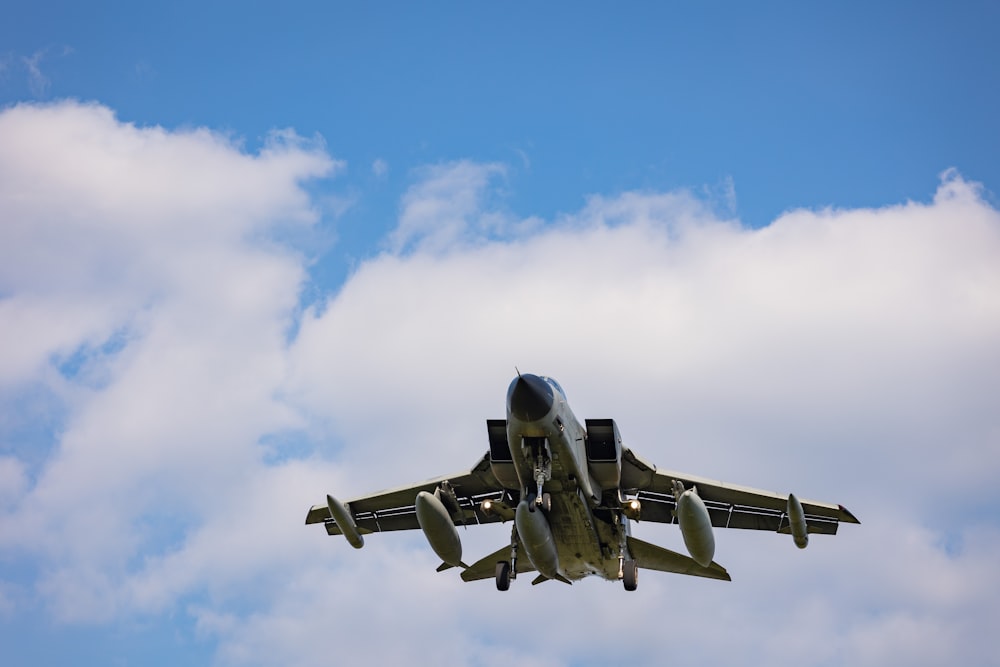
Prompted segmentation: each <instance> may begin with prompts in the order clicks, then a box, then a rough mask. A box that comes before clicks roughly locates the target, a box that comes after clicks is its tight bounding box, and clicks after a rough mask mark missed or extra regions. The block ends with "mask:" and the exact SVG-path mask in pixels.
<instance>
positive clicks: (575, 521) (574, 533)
mask: <svg viewBox="0 0 1000 667" xmlns="http://www.w3.org/2000/svg"><path fill="white" fill-rule="evenodd" d="M548 519H549V526H550V527H551V529H552V536H553V539H554V541H555V544H556V552H557V553H558V555H559V569H560V570H561V571H562V573H563V575H564V576H565V577H566V578H567V579H570V580H577V579H582V578H584V577H586V576H589V575H593V574H596V575H598V576H602V577H605V578H609V579H616V578H617V577H618V559H617V557H613V558H610V559H606V558H605V554H604V552H602V549H601V544H602V543H604V544H608V543H609V540H610V543H611V544H614V543H615V542H616V541H617V540H616V539H615V538H614V537H613V536H612V535H611V534H610V533H611V532H612V531H611V526H604V525H603V523H602V522H600V521H595V520H594V516H593V514H592V513H591V511H590V508H589V506H588V505H587V503H586V502H585V501H584V500H583V499H582V498H581V497H580V495H579V493H577V492H568V493H560V494H557V495H553V497H552V511H551V512H550V513H549V517H548ZM603 533H608V535H604V534H603Z"/></svg>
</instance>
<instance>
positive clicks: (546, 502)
mask: <svg viewBox="0 0 1000 667" xmlns="http://www.w3.org/2000/svg"><path fill="white" fill-rule="evenodd" d="M541 507H542V511H543V512H545V514H548V513H549V512H551V511H552V496H550V495H549V494H548V493H543V494H542V505H541Z"/></svg>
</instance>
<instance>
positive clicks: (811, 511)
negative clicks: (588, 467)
mask: <svg viewBox="0 0 1000 667" xmlns="http://www.w3.org/2000/svg"><path fill="white" fill-rule="evenodd" d="M622 459H623V461H622V464H623V465H622V476H623V479H626V480H628V484H631V485H633V486H632V487H631V488H629V489H627V490H629V491H631V492H634V493H636V495H637V497H638V499H639V501H640V502H641V503H642V514H641V516H640V519H641V520H642V521H657V522H660V523H676V522H677V519H676V518H675V517H674V515H673V511H674V508H675V506H676V504H675V502H674V495H673V480H678V481H680V482H682V483H683V484H684V487H685V488H691V487H692V486H696V487H698V495H699V496H700V497H701V499H702V500H703V501H704V502H705V507H707V508H708V513H709V516H711V518H712V525H713V526H715V527H716V528H745V529H750V530H769V531H775V532H779V533H788V532H790V528H789V523H788V514H787V510H788V494H784V495H782V494H780V493H774V492H772V491H764V490H762V489H754V488H751V487H748V486H739V485H736V484H729V483H726V482H720V481H717V480H714V479H708V478H705V477H699V476H697V475H689V474H687V473H683V472H676V471H672V470H661V469H658V468H657V467H656V466H655V465H653V464H651V463H649V462H647V461H645V460H643V459H642V458H640V457H639V456H637V455H636V454H634V453H633V452H632V451H630V450H627V449H626V450H625V451H624V452H623V457H622ZM800 502H801V503H802V509H803V510H804V511H805V515H806V525H807V527H808V531H809V532H810V533H822V534H827V535H835V534H836V533H837V526H839V525H840V522H841V521H843V522H844V523H861V522H860V521H858V520H857V518H856V517H855V516H854V515H853V514H851V512H850V511H849V510H848V509H847V508H845V507H844V506H843V505H835V504H832V503H823V502H818V501H815V500H800Z"/></svg>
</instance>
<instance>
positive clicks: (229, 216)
mask: <svg viewBox="0 0 1000 667" xmlns="http://www.w3.org/2000/svg"><path fill="white" fill-rule="evenodd" d="M998 19H1000V10H998V9H997V7H996V6H995V5H994V4H992V3H985V2H982V3H980V2H960V3H954V4H952V5H949V6H948V7H942V6H940V5H938V4H933V5H932V4H931V3H914V2H907V3H880V4H879V5H878V6H874V7H873V6H871V5H870V4H866V3H847V4H846V5H845V4H831V3H826V4H823V5H819V3H816V4H815V5H810V4H808V3H807V4H781V5H779V4H777V3H773V4H769V5H766V6H764V7H759V6H750V5H747V4H746V3H714V4H712V5H711V6H709V7H702V6H699V5H695V4H693V3H683V4H682V3H656V4H653V3H640V4H635V5H631V6H629V7H628V8H626V9H622V8H619V7H612V6H610V5H608V4H607V3H573V4H569V3H556V4H551V3H550V4H547V5H546V6H544V7H536V6H533V5H530V4H526V3H513V4H511V3H506V4H492V5H487V4H486V3H479V4H473V3H461V4H459V3H454V4H446V5H445V4H441V5H435V6H431V7H416V6H413V5H410V4H403V3H382V4H379V5H377V6H349V5H348V4H347V3H333V2H323V3H320V2H305V3H296V4H292V5H281V6H277V5H274V4H273V3H211V4H209V5H208V6H206V5H205V3H187V2H179V3H171V4H162V5H157V6H155V7H143V6H141V5H136V4H135V3H99V4H98V5H96V6H95V5H89V6H84V5H80V4H79V3H50V2H34V3H13V4H12V6H10V7H7V8H5V12H4V20H3V21H2V22H0V645H2V646H3V647H4V653H5V664H7V662H10V664H15V665H38V664H56V663H64V662H66V661H67V660H72V661H73V662H74V663H75V664H86V665H91V664H92V665H106V664H144V665H152V664H178V663H182V664H205V665H215V664H218V665H257V664H260V665H267V664H276V663H279V664H290V665H297V664H302V665H309V664H317V662H319V661H321V660H323V661H327V660H329V658H330V646H331V645H336V646H343V647H345V649H344V650H345V651H346V653H345V654H344V655H342V656H341V657H342V658H344V659H352V660H357V659H361V658H362V657H367V658H370V659H374V660H377V661H380V662H388V661H394V660H395V661H400V660H406V659H410V660H412V658H413V648H412V647H413V646H414V645H417V644H420V643H422V642H423V638H425V637H426V636H428V635H430V634H431V633H435V632H440V633H441V636H442V637H447V640H445V639H442V640H441V641H440V642H438V643H437V644H436V645H435V648H434V649H432V650H429V651H428V652H427V654H426V660H427V661H428V662H441V661H445V660H448V661H452V662H455V661H457V662H459V663H468V664H478V665H494V664H497V665H499V664H511V663H516V664H536V663H537V664H572V665H586V664H592V663H596V662H599V661H601V660H606V659H609V657H616V656H618V655H619V652H620V651H625V657H627V658H629V659H630V660H631V661H633V662H634V663H636V664H651V663H653V662H656V661H658V660H659V659H660V658H661V657H662V656H661V654H660V653H658V651H659V650H660V649H659V648H658V647H660V646H662V645H664V644H666V645H669V646H670V647H671V655H672V656H673V658H674V659H675V661H678V662H679V663H681V664H687V663H694V662H707V661H713V662H720V661H722V662H726V661H728V662H730V663H732V662H734V661H737V660H745V659H746V658H747V656H749V658H750V659H752V661H754V662H759V663H762V664H763V663H767V664H775V665H783V664H796V665H801V664H810V665H836V664H845V663H851V664H857V665H868V664H871V665H877V664H888V663H887V660H894V661H903V662H906V663H907V664H911V665H919V664H940V663H941V661H942V660H943V659H945V658H947V659H949V660H953V661H957V662H965V663H967V664H990V662H989V661H990V660H994V661H995V660H996V658H995V657H994V656H996V655H997V654H998V650H997V647H996V641H995V639H994V638H993V635H992V634H991V633H990V632H988V631H986V630H984V629H989V628H992V627H994V626H995V625H996V623H997V622H998V621H1000V608H998V606H997V604H996V602H995V601H994V600H992V599H990V596H988V595H986V594H985V593H984V592H983V591H986V592H989V591H992V590H996V586H997V584H1000V581H998V579H997V575H996V573H995V572H994V570H995V567H994V566H993V563H994V562H995V556H996V553H997V552H998V549H1000V517H998V516H997V513H996V512H995V511H992V510H990V509H989V508H991V507H996V506H997V502H998V501H1000V497H998V496H997V491H996V489H995V480H996V477H997V475H998V474H1000V439H998V434H1000V422H998V421H997V416H996V414H995V413H996V410H995V398H994V397H995V394H996V392H995V390H996V386H997V384H998V382H1000V356H998V354H1000V353H998V351H997V345H996V341H997V340H1000V301H998V297H997V295H998V294H1000V214H998V211H997V208H998V203H997V196H996V194H995V193H996V192H997V188H998V187H1000V185H998V184H1000V161H998V160H997V157H996V156H997V155H1000V131H998V124H997V120H996V119H997V118H1000V88H998V86H997V85H996V82H997V65H998V63H1000V46H998V45H997V40H996V39H995V29H996V26H997V25H998ZM515 365H518V366H519V367H520V368H521V369H522V370H525V369H528V370H532V371H535V372H539V373H547V374H551V375H553V376H554V377H557V378H558V379H559V381H560V382H561V384H562V385H563V386H564V387H565V388H566V390H567V392H568V394H569V397H570V400H571V401H572V402H573V405H574V406H575V409H576V410H577V414H578V416H580V417H581V418H583V417H595V416H597V417H606V416H612V417H614V418H616V419H617V420H618V423H619V425H620V427H621V428H622V430H623V434H624V435H625V438H626V440H627V442H628V443H629V444H630V446H632V447H633V448H634V449H635V450H636V451H638V452H639V453H641V454H642V455H643V456H644V457H646V458H648V459H650V460H653V461H655V462H657V463H658V465H661V466H663V467H665V468H674V469H680V470H687V471H690V472H692V473H695V474H701V475H705V476H709V477H715V478H722V479H726V480H728V481H732V482H736V483H742V484H747V485H752V486H760V487H764V488H774V489H775V490H778V491H787V490H793V491H795V492H796V493H797V494H798V495H800V496H804V497H814V498H818V499H822V500H829V501H834V502H842V503H844V504H845V505H847V506H848V507H850V508H851V509H852V510H854V511H855V512H856V513H857V514H858V515H859V516H860V517H861V519H862V521H863V522H864V523H863V525H862V526H861V527H860V528H857V527H853V526H851V527H847V528H845V529H844V530H843V531H842V533H841V535H838V536H837V537H836V538H834V539H819V538H817V539H815V540H813V541H812V543H811V544H810V548H809V549H808V550H806V551H805V552H803V553H798V551H797V550H795V549H792V548H789V547H790V545H789V544H786V542H787V540H784V539H779V538H778V537H776V536H770V535H765V536H757V535H743V534H737V535H724V536H719V538H718V539H719V541H720V542H719V549H718V552H717V559H718V560H719V561H720V562H721V563H723V564H724V565H725V566H726V567H727V568H728V569H729V571H730V572H731V573H732V574H733V576H734V582H733V584H732V586H729V587H726V586H719V585H715V584H713V583H712V582H709V584H708V585H706V583H705V582H700V581H688V580H686V579H684V578H681V577H668V576H665V575H664V576H662V577H661V576H657V575H655V574H648V575H646V576H644V577H643V580H642V586H641V587H640V591H638V592H637V594H636V596H635V597H632V598H629V599H628V600H625V599H623V598H622V597H621V596H622V595H623V593H622V591H621V590H620V587H617V586H615V587H611V586H605V585H603V584H601V583H599V582H590V581H587V582H582V583H581V584H579V585H577V586H574V587H573V588H572V589H569V588H568V587H566V590H562V589H558V590H553V591H550V590H546V589H544V587H543V588H533V587H526V586H520V587H516V588H519V589H520V590H512V591H510V594H509V595H507V596H505V597H503V596H501V597H498V596H497V594H496V591H495V590H493V589H492V586H491V585H484V586H480V587H476V586H474V585H462V584H461V582H460V581H458V580H457V578H456V577H451V578H449V577H448V576H446V575H439V574H437V573H435V572H434V566H435V565H436V562H432V561H433V554H432V553H431V552H430V550H429V549H428V548H427V546H426V545H425V544H424V543H423V542H422V540H421V538H420V536H419V535H417V536H378V537H373V538H371V539H370V540H369V541H368V545H367V546H366V548H365V550H364V551H361V552H355V551H354V550H353V549H350V548H349V547H347V546H346V545H345V544H343V543H341V542H340V541H335V540H330V539H328V538H327V537H326V536H325V535H322V534H319V535H317V534H316V532H315V531H309V530H308V529H306V528H305V527H303V526H302V525H301V524H302V519H303V517H304V515H305V511H306V509H307V508H308V506H309V505H310V504H312V503H314V502H319V501H320V500H322V498H323V494H324V493H327V492H333V493H336V494H338V495H340V496H342V497H350V496H351V495H354V494H360V493H365V492H368V491H372V490H374V489H377V488H383V487H386V486H392V485H396V484H401V483H404V482H408V481H413V480H416V479H424V478H428V477H431V476H435V475H438V474H441V473H444V472H448V471H452V470H453V471H455V472H458V471H460V470H462V469H463V468H464V467H466V466H468V465H470V464H472V463H473V462H474V461H475V460H476V459H477V458H478V457H479V456H480V455H481V453H482V451H483V449H484V448H485V446H486V443H485V438H484V437H483V436H484V433H483V432H482V431H483V429H482V421H483V419H486V418H491V417H497V416H502V413H503V402H502V401H503V395H504V391H505V388H506V386H507V382H508V381H509V376H510V374H511V373H512V370H513V367H514V366H515ZM788 485H792V486H793V488H792V489H788V488H787V487H788ZM959 488H960V489H961V490H962V492H961V493H950V492H949V491H950V490H952V489H959ZM640 527H641V528H642V529H643V530H644V531H648V532H641V531H639V532H638V534H639V536H640V537H643V538H644V539H651V540H653V541H658V542H659V543H663V544H665V545H666V546H673V547H674V548H677V547H678V541H679V536H678V535H676V534H673V533H670V532H668V531H666V530H665V529H664V530H659V529H657V528H655V527H643V526H640ZM484 532H485V531H484ZM320 533H322V531H320ZM505 539H506V538H505V537H504V535H503V534H502V531H501V532H500V533H495V532H494V533H486V534H480V533H476V534H472V531H470V534H468V535H465V534H463V542H465V544H466V550H467V553H469V554H473V553H476V554H483V553H488V552H490V551H492V550H493V549H495V548H496V547H497V543H498V541H499V542H501V543H502V542H503V541H504V540H505ZM875 556H878V557H877V558H876V557H875ZM476 557H477V558H478V555H477V556H476ZM487 583H488V582H487ZM643 593H645V595H644V596H643ZM623 603H627V604H623ZM623 606H627V607H628V608H630V609H632V610H633V615H631V616H629V617H628V618H626V617H625V616H623V615H622V614H621V613H620V610H621V609H622V608H623ZM685 607H687V608H688V609H689V613H686V614H683V615H679V612H678V610H679V609H681V608H685ZM525 608H532V609H535V610H537V613H539V614H540V615H541V616H542V617H544V618H545V619H547V620H546V622H545V623H544V624H543V625H542V628H549V630H548V633H546V632H545V631H543V630H542V629H541V628H540V629H539V632H538V633H531V636H519V635H518V633H517V632H514V631H508V630H507V628H506V626H505V625H504V624H502V623H500V624H498V623H497V622H496V621H493V620H484V619H488V618H489V617H490V616H491V615H492V614H499V616H500V617H502V618H516V617H517V614H523V609H525ZM581 608H587V609H590V610H596V611H593V612H592V614H590V615H587V616H581V615H580V609H581ZM428 610H433V613H428ZM706 619H711V622H709V621H708V620H706ZM593 623H599V624H600V625H601V626H602V627H605V628H607V629H608V635H607V636H604V635H597V634H595V635H594V636H588V637H586V638H584V639H578V640H573V641H571V640H570V639H569V638H572V637H578V633H579V628H580V627H590V625H589V624H593ZM715 623H721V624H724V625H725V626H726V627H729V628H733V629H732V630H730V634H729V635H728V636H727V638H726V639H722V640H720V639H719V638H718V636H717V634H714V633H713V632H712V631H711V628H712V627H715V626H714V625H713V624H715ZM664 626H665V627H664ZM372 627H383V628H385V627H391V628H393V629H394V633H395V641H385V642H378V643H377V645H370V644H367V643H364V644H365V645H363V646H362V645H359V642H358V641H357V639H356V638H357V636H359V635H362V634H367V633H368V632H370V629H371V628H372ZM623 634H629V635H630V636H631V637H632V638H633V640H632V642H631V643H629V645H628V646H627V647H626V648H623V647H622V646H621V645H620V644H619V643H618V642H616V641H613V640H611V639H609V638H608V637H609V636H621V635H623ZM6 656H9V657H6ZM419 661H420V660H419V659H418V662H419Z"/></svg>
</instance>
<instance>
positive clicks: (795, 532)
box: [788, 493, 809, 549]
mask: <svg viewBox="0 0 1000 667" xmlns="http://www.w3.org/2000/svg"><path fill="white" fill-rule="evenodd" d="M788 523H789V526H790V527H791V529H792V539H793V540H795V546H797V547H798V548H799V549H805V548H806V547H807V546H808V545H809V527H808V526H806V513H805V512H804V511H803V510H802V503H800V502H799V499H798V498H796V497H795V494H794V493H789V494H788Z"/></svg>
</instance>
